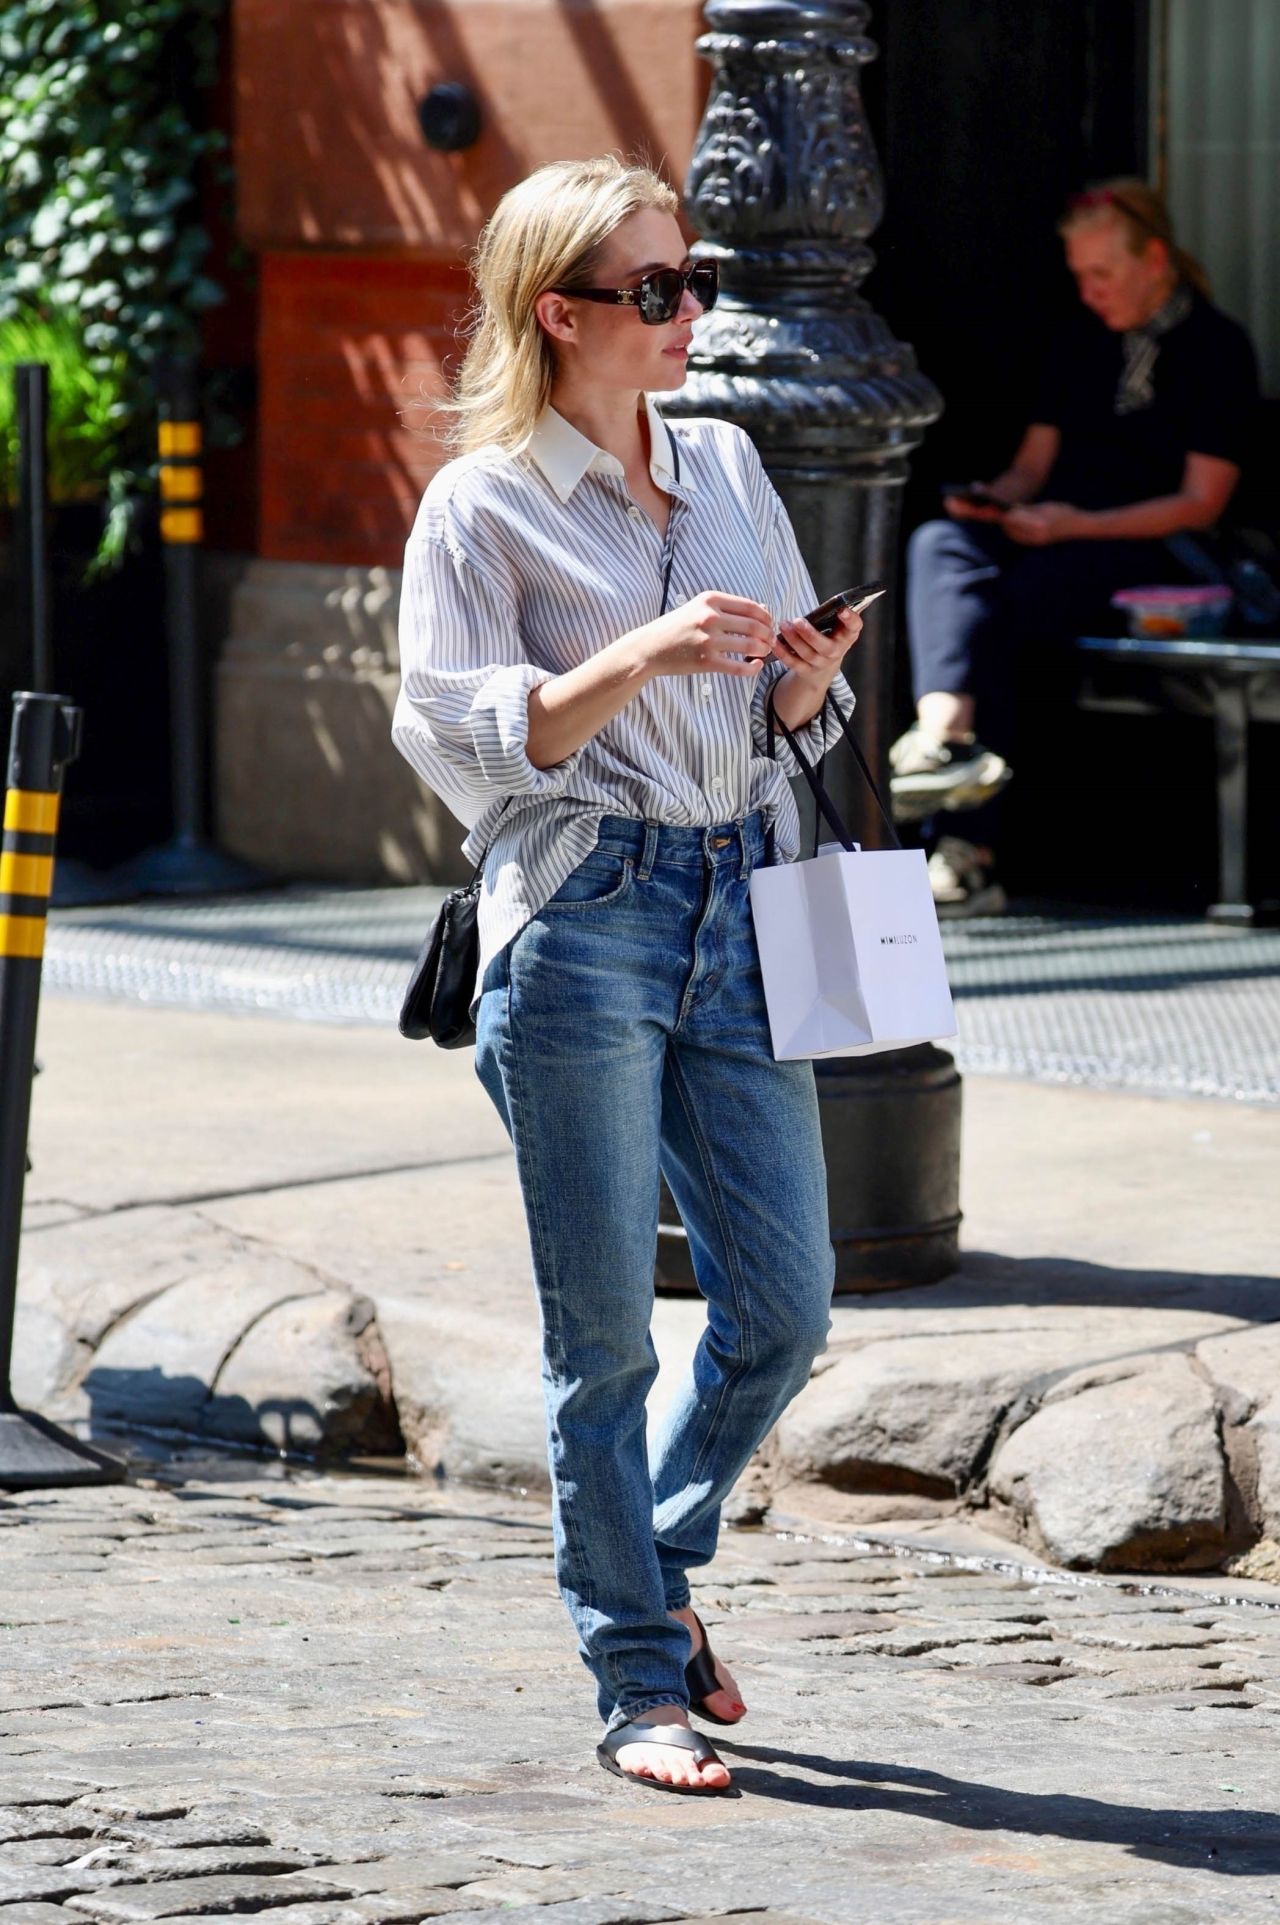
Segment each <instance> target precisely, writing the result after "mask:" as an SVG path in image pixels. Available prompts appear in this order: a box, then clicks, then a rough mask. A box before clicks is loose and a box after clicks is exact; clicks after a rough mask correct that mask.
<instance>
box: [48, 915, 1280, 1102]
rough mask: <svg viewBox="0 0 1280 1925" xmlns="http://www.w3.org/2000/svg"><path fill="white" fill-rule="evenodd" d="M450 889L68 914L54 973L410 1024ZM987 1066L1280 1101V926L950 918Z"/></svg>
mask: <svg viewBox="0 0 1280 1925" xmlns="http://www.w3.org/2000/svg"><path fill="white" fill-rule="evenodd" d="M444 893H445V892H444V891H443V890H442V889H427V888H410V889H344V888H337V887H333V888H328V887H312V886H303V885H293V886H291V887H289V888H285V889H280V890H273V891H271V892H270V893H269V894H262V895H256V896H238V897H235V898H224V899H219V900H215V901H209V902H194V903H193V902H177V903H175V902H163V903H162V902H147V903H133V904H128V905H125V906H121V907H110V908H91V909H70V910H55V911H54V912H53V914H52V916H51V918H50V926H49V940H48V947H47V950H46V955H45V985H46V988H47V989H49V990H50V991H54V992H57V993H60V994H66V995H80V996H94V997H104V996H105V997H119V998H124V999H127V1000H130V1001H137V1002H145V1003H156V1004H171V1005H176V1006H181V1007H184V1008H207V1009H220V1010H227V1011H238V1012H247V1013H258V1014H264V1015H274V1016H290V1017H297V1018H301V1019H304V1020H308V1021H312V1022H339V1023H376V1024H394V1022H395V1017H396V1011H397V1010H398V1008H399V1004H400V996H401V993H402V991H403V988H404V982H405V975H406V971H407V969H408V965H409V963H410V962H411V961H412V959H413V957H414V956H415V955H416V953H417V951H418V948H419V946H420V944H421V942H422V938H423V936H424V934H425V933H426V929H427V926H428V924H429V922H430V920H431V917H432V915H433V914H434V912H435V909H436V906H437V904H438V903H439V901H440V899H441V897H442V896H443V894H444ZM943 935H944V941H945V944H946V950H947V958H948V963H949V966H950V972H951V982H952V988H953V990H954V992H955V996H956V1005H957V1011H958V1015H959V1022H960V1040H959V1043H958V1044H957V1045H956V1046H955V1052H956V1057H957V1060H958V1062H959V1064H960V1067H961V1068H962V1069H963V1070H965V1071H968V1072H970V1073H978V1074H982V1073H987V1074H991V1075H999V1076H1026V1077H1031V1078H1034V1079H1035V1080H1036V1081H1041V1082H1055V1083H1068V1084H1075V1085H1078V1086H1080V1087H1082V1088H1093V1089H1127V1090H1132V1091H1137V1092H1145V1093H1147V1094H1151V1095H1160V1096H1216V1097H1223V1098H1228V1099H1233V1100H1235V1101H1238V1102H1245V1103H1257V1104H1280V931H1261V930H1244V929H1239V930H1237V929H1224V928H1218V927H1216V926H1213V925H1211V924H1208V923H1203V922H1199V921H1195V920H1193V919H1191V918H1174V917H1167V918H1160V917H1149V916H1143V917H1139V916H1130V917H1119V916H1105V915H1100V914H1090V913H1086V912H1083V911H1082V912H1080V913H1067V912H1063V911H1062V910H1061V909H1059V908H1054V909H1053V910H1049V909H1045V908H1036V907H1027V908H1023V909H1021V910H1019V911H1018V912H1015V913H1014V914H1012V915H1009V916H1005V917H1001V918H998V919H995V918H993V919H991V920H983V921H972V922H963V923H955V922H953V923H947V924H945V925H944V929H943Z"/></svg>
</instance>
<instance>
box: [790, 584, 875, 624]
mask: <svg viewBox="0 0 1280 1925" xmlns="http://www.w3.org/2000/svg"><path fill="white" fill-rule="evenodd" d="M887 593H888V590H887V589H886V588H885V585H884V583H883V582H863V584H862V586H861V587H860V588H846V589H843V590H842V591H841V593H840V594H838V595H831V596H829V597H828V599H827V600H826V601H825V602H823V603H821V605H820V606H819V607H817V608H815V609H812V610H811V611H810V613H809V614H807V615H806V616H805V618H804V619H805V621H807V622H811V623H812V624H813V626H814V627H815V628H816V629H817V631H818V633H819V634H820V635H829V634H830V633H831V631H832V629H833V628H834V627H835V625H836V623H837V622H838V621H839V619H840V616H841V614H842V613H843V612H844V610H845V609H846V608H847V609H850V610H851V611H852V613H853V614H855V615H857V614H860V613H861V611H862V610H863V609H864V608H866V607H868V606H869V604H870V603H871V602H873V601H875V600H876V599H877V598H878V597H879V596H881V595H884V594H887Z"/></svg>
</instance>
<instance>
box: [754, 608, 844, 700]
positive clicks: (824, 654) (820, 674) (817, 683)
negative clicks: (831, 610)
mask: <svg viewBox="0 0 1280 1925" xmlns="http://www.w3.org/2000/svg"><path fill="white" fill-rule="evenodd" d="M861 633H862V616H861V615H860V614H858V613H856V612H855V611H854V610H853V609H851V608H842V609H841V611H840V619H839V621H838V622H837V623H836V625H835V627H834V629H833V630H832V631H831V633H830V635H823V634H821V633H820V632H819V631H818V630H817V629H816V628H814V627H813V625H812V623H810V622H806V621H805V620H804V618H803V617H801V618H800V620H798V621H794V622H784V623H783V624H782V628H781V630H780V631H779V633H778V635H777V637H776V639H775V641H774V644H773V652H774V654H775V655H776V656H777V658H778V660H779V661H780V662H784V663H785V664H786V666H787V668H788V669H790V671H791V675H792V678H793V680H794V682H795V684H796V686H797V688H798V689H800V688H802V689H804V690H805V691H806V692H807V693H811V694H812V695H813V697H814V713H815V714H816V713H817V711H818V709H819V708H821V706H822V703H823V700H824V698H825V696H826V693H827V690H828V689H829V688H830V687H831V684H832V683H833V682H834V681H835V679H836V676H837V675H838V674H839V672H840V664H841V662H842V661H843V660H844V658H845V656H846V655H847V654H848V652H849V650H850V649H851V648H852V647H853V644H854V643H855V642H856V641H857V639H858V637H859V635H861Z"/></svg>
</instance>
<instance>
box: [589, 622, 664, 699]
mask: <svg viewBox="0 0 1280 1925" xmlns="http://www.w3.org/2000/svg"><path fill="white" fill-rule="evenodd" d="M602 653H603V654H605V655H607V656H609V657H610V658H611V659H612V661H613V663H614V665H615V667H616V670H617V673H618V677H619V679H620V681H622V682H623V683H625V684H626V685H627V686H628V687H629V688H630V689H631V690H632V691H633V692H638V691H639V690H640V689H642V688H644V687H645V686H646V685H647V684H648V683H649V682H652V681H653V680H654V679H655V678H656V676H657V674H658V667H657V662H656V660H655V658H654V655H653V651H652V649H651V647H650V645H649V644H648V643H647V642H646V641H645V639H644V631H643V630H642V629H633V630H631V632H630V633H629V634H626V635H619V637H618V639H617V641H616V642H610V643H609V645H608V647H607V648H606V649H604V650H602Z"/></svg>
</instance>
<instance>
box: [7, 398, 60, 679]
mask: <svg viewBox="0 0 1280 1925" xmlns="http://www.w3.org/2000/svg"><path fill="white" fill-rule="evenodd" d="M13 384H14V399H15V401H16V403H17V407H16V409H15V413H16V416H17V422H18V514H17V528H16V529H15V531H14V534H15V541H14V547H15V550H16V553H17V557H18V574H19V579H20V581H21V584H22V589H21V594H22V614H23V623H22V625H23V628H24V630H25V631H26V633H27V635H28V636H29V637H30V640H31V685H32V687H33V688H34V689H38V690H40V691H42V692H47V691H48V690H49V689H51V688H52V687H53V662H52V659H51V655H50V639H49V630H50V619H49V477H48V432H49V370H48V368H47V367H46V366H45V365H44V363H43V362H42V361H23V362H20V363H19V365H18V366H17V367H16V368H15V369H14V371H13Z"/></svg>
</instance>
